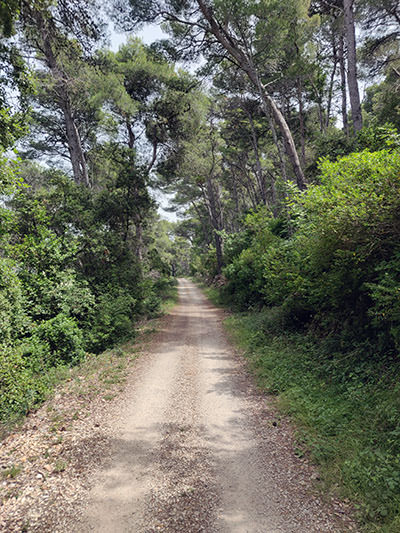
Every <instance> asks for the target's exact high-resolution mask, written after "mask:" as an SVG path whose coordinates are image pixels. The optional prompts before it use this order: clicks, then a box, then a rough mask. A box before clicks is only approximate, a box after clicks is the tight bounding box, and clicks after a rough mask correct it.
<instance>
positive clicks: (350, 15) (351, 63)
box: [343, 0, 362, 133]
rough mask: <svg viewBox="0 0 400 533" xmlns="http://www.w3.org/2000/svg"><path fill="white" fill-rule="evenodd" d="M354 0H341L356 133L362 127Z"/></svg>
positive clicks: (351, 105)
mask: <svg viewBox="0 0 400 533" xmlns="http://www.w3.org/2000/svg"><path fill="white" fill-rule="evenodd" d="M353 4H354V0H343V8H344V25H345V33H346V43H347V81H348V85H349V95H350V107H351V115H352V119H353V129H354V132H355V133H357V132H358V131H360V130H361V128H362V114H361V103H360V93H359V90H358V80H357V56H356V31H355V25H354V12H353Z"/></svg>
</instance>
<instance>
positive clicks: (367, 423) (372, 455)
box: [207, 290, 400, 533]
mask: <svg viewBox="0 0 400 533" xmlns="http://www.w3.org/2000/svg"><path fill="white" fill-rule="evenodd" d="M207 292H208V295H209V296H211V298H212V299H213V300H214V302H216V301H217V302H218V296H217V293H216V292H215V290H211V291H207ZM226 327H227V328H228V330H229V332H230V334H231V335H232V337H233V338H234V340H235V341H236V343H237V344H239V345H240V346H241V347H242V348H243V349H244V351H245V354H246V355H247V357H248V358H249V360H250V362H251V367H252V368H253V370H254V372H255V374H256V376H257V379H258V383H259V385H260V386H261V387H262V388H263V389H264V390H267V391H268V392H270V393H272V394H275V395H277V396H278V405H279V407H280V409H282V410H283V411H284V412H286V413H287V414H288V415H290V417H292V419H294V420H295V422H296V424H297V427H298V429H299V431H298V439H299V445H300V446H301V447H302V449H303V450H304V451H307V452H309V453H310V454H311V456H312V458H313V460H314V461H315V462H316V463H318V465H319V468H320V471H321V475H322V479H323V480H324V483H325V484H326V488H327V489H328V488H331V489H334V490H335V492H336V493H339V494H340V495H341V496H342V497H344V498H349V499H350V500H351V501H353V502H354V503H355V506H356V508H357V509H358V516H359V518H360V522H361V524H362V527H363V528H365V531H368V532H371V533H372V532H374V533H377V532H379V533H395V532H398V531H400V379H399V378H400V363H399V362H397V361H393V360H391V359H390V358H388V359H387V360H384V359H383V358H382V357H380V358H377V357H375V358H374V357H372V356H371V354H370V356H369V357H368V358H366V357H365V351H366V350H367V349H368V347H366V346H362V345H359V346H355V347H353V349H352V350H349V349H348V350H344V351H342V352H341V353H338V352H337V351H333V348H332V347H333V346H334V344H332V341H331V339H321V338H319V339H318V338H315V337H313V335H312V334H310V333H308V334H302V333H299V332H297V333H293V332H288V331H285V330H284V329H282V328H281V327H280V326H279V324H278V323H277V320H276V313H274V310H273V309H269V310H265V311H261V312H249V313H241V314H235V315H232V316H231V317H229V318H228V319H227V320H226Z"/></svg>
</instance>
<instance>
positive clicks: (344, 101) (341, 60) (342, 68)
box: [338, 35, 349, 137]
mask: <svg viewBox="0 0 400 533" xmlns="http://www.w3.org/2000/svg"><path fill="white" fill-rule="evenodd" d="M338 60H339V70H340V90H341V94H342V122H343V131H344V132H345V134H346V137H348V136H349V120H348V117H347V83H346V67H345V59H344V39H343V35H340V36H339V43H338Z"/></svg>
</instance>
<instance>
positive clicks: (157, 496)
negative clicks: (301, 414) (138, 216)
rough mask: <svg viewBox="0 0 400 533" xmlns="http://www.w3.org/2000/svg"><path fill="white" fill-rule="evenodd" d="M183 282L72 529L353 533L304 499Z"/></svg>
mask: <svg viewBox="0 0 400 533" xmlns="http://www.w3.org/2000/svg"><path fill="white" fill-rule="evenodd" d="M222 315H223V313H222V312H221V310H219V309H216V308H215V307H214V306H212V305H211V304H210V302H209V301H208V300H207V299H206V298H205V297H204V296H203V295H202V293H201V291H200V290H199V289H198V288H196V286H195V285H193V283H191V282H189V281H187V280H180V282H179V304H178V305H177V306H176V308H175V309H174V310H173V312H172V316H171V317H170V319H169V320H168V321H167V322H166V324H167V325H166V327H165V329H164V331H163V332H162V333H161V334H160V340H159V341H158V342H157V343H156V346H155V347H154V349H153V350H152V351H151V353H149V354H148V355H147V356H145V357H144V358H143V360H140V361H139V362H138V368H137V372H135V378H134V383H133V385H132V386H131V387H130V388H129V390H128V392H127V396H126V400H125V401H124V402H122V403H121V406H120V416H119V419H118V420H116V421H115V423H114V425H115V431H114V436H113V440H112V450H111V459H110V460H109V461H108V463H107V464H106V465H104V466H103V467H102V468H101V469H100V471H99V472H98V474H97V477H96V479H95V480H94V482H93V487H94V488H93V489H92V491H91V493H90V495H89V498H88V503H87V505H86V507H85V508H84V510H83V516H82V517H81V518H80V519H79V522H78V523H77V524H76V526H75V528H74V531H79V532H87V531H95V532H104V533H119V532H141V533H150V532H156V531H167V532H180V533H185V532H188V533H195V532H201V531H202V532H220V531H221V532H229V533H239V532H240V533H244V532H251V533H256V532H260V533H275V532H285V533H291V532H298V533H308V532H318V533H323V532H335V533H338V532H339V531H355V527H354V526H353V525H352V522H351V521H350V520H349V519H348V518H346V515H345V514H344V513H343V512H342V511H341V506H340V504H339V503H338V502H336V503H333V502H324V501H322V500H321V498H319V497H318V495H317V493H316V492H315V491H314V490H313V479H315V478H316V473H315V471H314V470H313V468H312V467H311V466H310V465H309V464H308V463H307V461H306V460H305V459H301V458H298V457H296V456H295V454H294V452H293V437H292V431H291V428H290V427H289V426H288V425H287V423H286V422H285V421H282V422H281V421H279V420H278V419H277V415H276V412H275V411H274V409H273V408H272V407H271V406H268V400H266V399H265V397H263V396H262V395H261V394H260V393H258V392H257V391H256V390H255V387H254V385H253V384H252V380H251V378H250V377H249V376H248V375H247V373H246V371H245V368H244V364H243V362H242V361H241V358H240V357H238V356H235V354H234V351H233V350H232V348H231V346H230V345H229V343H228V342H227V340H226V338H225V335H224V332H223V329H222V326H221V320H222Z"/></svg>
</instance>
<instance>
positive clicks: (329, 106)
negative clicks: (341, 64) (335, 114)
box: [325, 30, 338, 127]
mask: <svg viewBox="0 0 400 533" xmlns="http://www.w3.org/2000/svg"><path fill="white" fill-rule="evenodd" d="M332 54H333V67H332V71H331V75H330V79H329V89H328V102H327V106H326V122H325V126H326V127H328V126H329V123H330V120H331V109H332V96H333V84H334V82H335V76H336V70H337V64H338V53H337V46H336V38H335V32H334V31H333V30H332Z"/></svg>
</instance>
